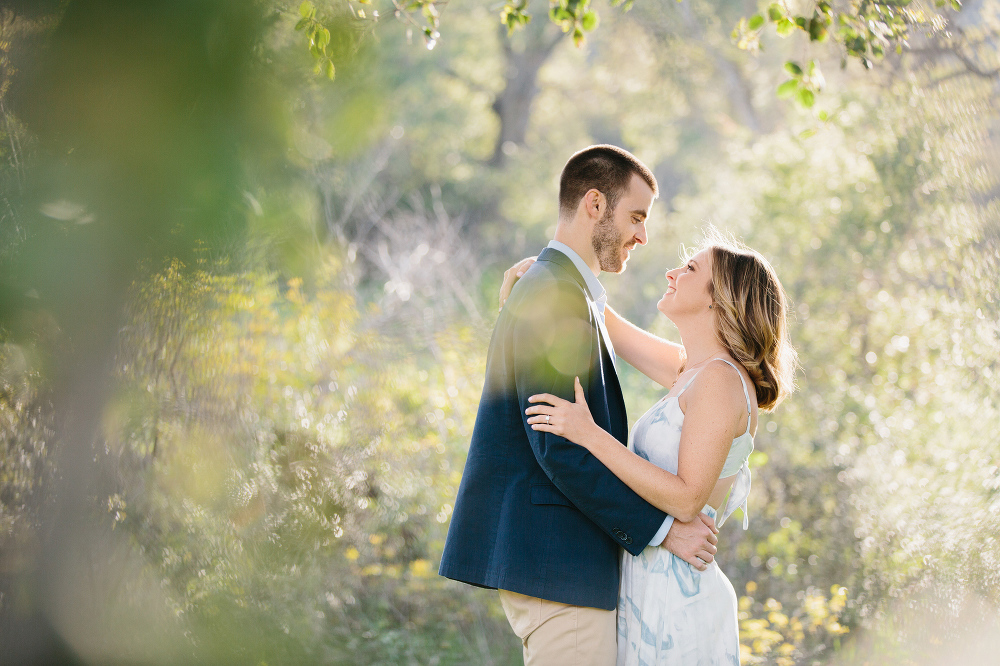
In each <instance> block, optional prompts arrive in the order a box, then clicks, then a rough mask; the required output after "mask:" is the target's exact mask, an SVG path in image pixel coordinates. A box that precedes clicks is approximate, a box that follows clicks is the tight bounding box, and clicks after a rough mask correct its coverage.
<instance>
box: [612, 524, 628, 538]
mask: <svg viewBox="0 0 1000 666" xmlns="http://www.w3.org/2000/svg"><path fill="white" fill-rule="evenodd" d="M611 533H612V534H614V535H615V538H616V539H619V540H621V541H624V540H625V538H626V535H625V533H624V532H622V531H621V530H620V529H618V528H617V527H616V528H615V529H613V530H611Z"/></svg>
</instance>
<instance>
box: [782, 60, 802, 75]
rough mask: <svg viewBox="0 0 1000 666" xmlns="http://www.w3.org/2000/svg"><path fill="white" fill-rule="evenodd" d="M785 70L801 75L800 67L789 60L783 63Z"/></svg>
mask: <svg viewBox="0 0 1000 666" xmlns="http://www.w3.org/2000/svg"><path fill="white" fill-rule="evenodd" d="M785 71H786V72H788V73H789V74H791V75H792V76H802V68H801V67H799V66H798V64H796V63H794V62H792V61H791V60H789V61H788V62H786V63H785Z"/></svg>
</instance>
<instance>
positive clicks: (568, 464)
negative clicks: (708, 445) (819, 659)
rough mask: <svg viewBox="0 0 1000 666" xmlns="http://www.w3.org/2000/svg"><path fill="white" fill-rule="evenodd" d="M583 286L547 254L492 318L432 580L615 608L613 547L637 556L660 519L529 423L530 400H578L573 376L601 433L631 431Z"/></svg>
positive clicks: (575, 451) (565, 262) (622, 435)
mask: <svg viewBox="0 0 1000 666" xmlns="http://www.w3.org/2000/svg"><path fill="white" fill-rule="evenodd" d="M598 316H599V315H598V313H597V311H596V308H595V307H594V306H593V305H592V299H591V296H590V294H589V293H588V291H587V288H586V283H585V282H584V280H583V277H582V276H581V275H580V273H579V271H577V269H576V267H575V266H574V265H573V262H572V261H571V260H570V259H569V257H567V256H566V255H565V254H563V253H562V252H559V251H558V250H554V249H552V248H546V249H545V250H544V251H543V252H542V253H541V254H540V255H539V256H538V261H536V262H535V263H534V264H533V265H532V266H531V268H530V269H528V271H527V272H526V273H525V274H524V276H523V277H522V278H521V279H520V280H519V281H518V282H517V284H516V285H515V286H514V289H513V291H512V292H511V294H510V297H509V298H508V299H507V302H506V303H505V304H504V308H503V310H502V311H501V313H500V316H499V318H498V319H497V323H496V327H495V328H494V329H493V338H492V340H491V341H490V348H489V356H488V357H487V362H486V381H485V384H484V386H483V395H482V399H481V400H480V403H479V411H478V414H477V415H476V425H475V428H474V430H473V433H472V442H471V444H470V446H469V456H468V459H467V461H466V463H465V471H464V473H463V475H462V483H461V486H460V487H459V490H458V497H457V499H456V500H455V510H454V513H453V515H452V519H451V525H450V527H449V529H448V538H447V541H446V542H445V547H444V554H443V556H442V558H441V567H440V569H439V572H438V573H440V575H442V576H445V577H447V578H452V579H454V580H458V581H462V582H465V583H469V584H471V585H477V586H480V587H487V588H500V589H504V590H510V591H512V592H519V593H521V594H527V595H529V596H533V597H539V598H542V599H547V600H549V601H558V602H562V603H567V604H572V605H576V606H589V607H593V608H604V609H608V610H611V609H613V608H615V607H616V605H617V602H618V562H619V552H620V551H619V547H622V548H625V549H626V550H627V551H629V552H630V553H632V554H638V553H640V552H641V551H642V549H643V548H644V547H646V546H647V545H648V544H649V541H650V539H652V538H653V535H654V534H656V532H657V530H658V529H659V528H660V525H662V524H663V521H664V519H665V518H666V514H665V513H663V512H662V511H660V510H659V509H657V508H656V507H654V506H652V505H650V504H649V503H647V502H646V501H645V500H643V499H642V498H641V497H639V496H638V495H636V494H635V492H633V491H632V490H631V489H630V488H629V487H628V486H626V485H625V484H624V483H622V481H621V480H619V479H618V477H616V476H615V475H614V474H612V473H611V472H610V471H609V470H608V468H607V467H605V466H604V465H603V464H602V463H601V462H600V461H599V460H598V459H597V458H595V457H594V456H593V455H592V454H591V453H590V452H589V451H587V449H585V448H583V447H582V446H578V445H576V444H574V443H572V442H570V441H568V440H566V439H564V438H562V437H558V436H555V435H552V434H549V433H543V432H537V431H535V430H532V429H531V426H529V425H528V424H527V416H526V415H525V414H524V410H525V409H526V408H527V407H529V406H530V404H531V403H529V402H528V397H529V396H531V395H534V394H536V393H551V394H554V395H558V396H560V397H562V398H566V399H567V400H573V399H574V390H573V378H574V377H576V376H579V377H580V382H581V384H582V385H583V389H584V393H585V394H586V397H587V404H588V405H589V406H590V410H591V412H592V413H593V415H594V420H595V421H596V422H597V424H598V425H599V426H601V427H602V428H604V429H605V430H607V431H608V432H610V433H611V434H612V435H613V436H614V437H615V438H616V439H618V440H619V441H620V442H622V443H623V444H624V443H625V442H626V441H627V437H628V421H627V419H626V415H625V402H624V400H623V399H622V391H621V385H620V384H619V383H618V375H617V374H616V373H615V369H614V365H613V364H612V361H611V355H610V351H609V350H608V348H607V345H606V344H605V342H604V339H603V338H602V336H601V334H600V331H599V329H598V324H597V317H598Z"/></svg>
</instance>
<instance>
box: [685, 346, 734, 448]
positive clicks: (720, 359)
mask: <svg viewBox="0 0 1000 666" xmlns="http://www.w3.org/2000/svg"><path fill="white" fill-rule="evenodd" d="M712 360H713V361H722V362H723V363H728V364H729V365H730V366H732V368H733V370H735V371H736V374H737V375H739V376H740V384H743V397H744V398H746V399H747V431H746V433H744V434H747V433H749V432H750V393H749V392H748V391H747V382H746V380H745V379H743V373H742V372H740V369H739V368H737V367H736V365H735V364H734V363H732V362H730V361H727V360H726V359H724V358H714V359H712ZM690 383H691V382H688V384H690ZM685 388H687V387H685ZM682 393H683V391H682Z"/></svg>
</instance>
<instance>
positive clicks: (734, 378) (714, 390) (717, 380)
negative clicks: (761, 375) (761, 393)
mask: <svg viewBox="0 0 1000 666" xmlns="http://www.w3.org/2000/svg"><path fill="white" fill-rule="evenodd" d="M752 385H753V382H752V381H751V380H750V376H749V374H748V373H747V371H746V369H745V368H744V367H743V366H742V365H741V364H740V363H739V362H738V361H736V360H735V359H733V358H732V357H730V356H729V355H728V354H727V355H725V356H719V357H717V358H714V359H712V360H711V361H709V362H708V363H706V364H705V366H704V367H703V368H701V370H699V371H698V374H697V376H695V377H694V379H693V380H692V383H691V389H690V391H694V392H695V393H694V394H693V395H692V397H693V398H695V399H697V398H698V397H702V396H704V397H708V398H709V399H712V400H721V401H722V404H725V405H726V406H730V405H732V406H733V407H734V408H738V409H739V410H741V411H743V412H745V411H746V405H747V400H748V399H749V400H750V403H751V407H755V406H756V405H755V404H754V398H753V393H754V392H753V391H750V386H752ZM722 404H720V405H719V406H720V407H721V406H722Z"/></svg>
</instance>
